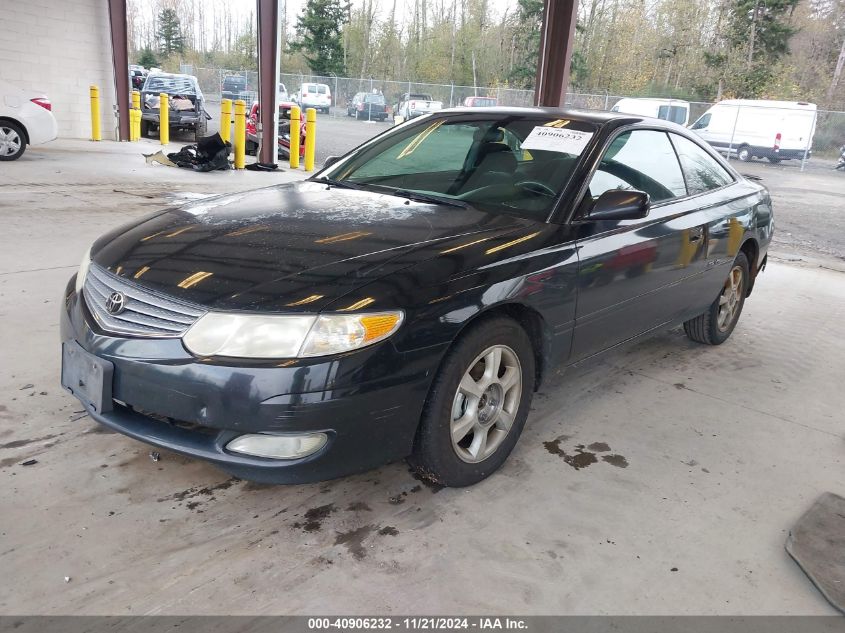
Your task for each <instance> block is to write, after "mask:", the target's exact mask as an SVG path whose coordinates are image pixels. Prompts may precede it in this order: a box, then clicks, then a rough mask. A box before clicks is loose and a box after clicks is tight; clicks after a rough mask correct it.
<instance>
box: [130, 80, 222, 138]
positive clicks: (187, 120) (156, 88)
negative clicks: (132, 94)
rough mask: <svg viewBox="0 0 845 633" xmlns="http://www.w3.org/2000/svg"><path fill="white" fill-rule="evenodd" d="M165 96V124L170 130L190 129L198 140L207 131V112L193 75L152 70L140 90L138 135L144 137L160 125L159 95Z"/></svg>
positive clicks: (209, 117) (208, 116)
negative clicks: (166, 123) (166, 117)
mask: <svg viewBox="0 0 845 633" xmlns="http://www.w3.org/2000/svg"><path fill="white" fill-rule="evenodd" d="M162 93H164V94H166V95H167V96H168V100H167V105H168V112H167V115H168V127H169V128H170V130H171V131H174V130H175V131H178V130H191V131H193V132H194V137H195V139H196V140H197V141H199V140H200V139H201V138H202V137H203V136H205V135H206V134H208V121H209V120H210V119H211V115H209V114H208V112H206V110H205V97H204V96H203V94H202V90H201V89H200V86H199V82H198V81H197V78H196V77H194V76H193V75H177V74H170V73H153V74H150V75H148V76H147V79H146V81H145V82H144V87H143V89H142V90H141V136H143V137H148V136H150V133H151V132H155V131H156V130H158V129H159V127H160V125H161V113H160V111H159V104H160V95H161V94H162Z"/></svg>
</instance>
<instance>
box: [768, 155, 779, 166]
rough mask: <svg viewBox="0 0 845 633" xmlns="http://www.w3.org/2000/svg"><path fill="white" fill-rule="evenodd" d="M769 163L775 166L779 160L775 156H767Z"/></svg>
mask: <svg viewBox="0 0 845 633" xmlns="http://www.w3.org/2000/svg"><path fill="white" fill-rule="evenodd" d="M769 162H770V163H774V164H775V165H777V164H778V163H779V162H780V158H778V157H776V156H769Z"/></svg>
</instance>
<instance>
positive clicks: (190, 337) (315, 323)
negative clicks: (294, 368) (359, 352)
mask: <svg viewBox="0 0 845 633" xmlns="http://www.w3.org/2000/svg"><path fill="white" fill-rule="evenodd" d="M402 318H403V315H402V312H400V311H395V312H379V313H374V314H325V315H319V316H318V315H313V314H312V315H302V316H298V315H259V314H227V313H224V312H209V313H207V314H205V315H204V316H202V317H200V318H199V320H198V321H197V322H196V323H194V325H193V326H191V329H189V330H188V332H187V333H186V334H185V336H184V337H183V339H182V341H183V343H184V344H185V347H186V348H187V349H188V351H190V352H192V353H193V354H196V355H197V356H228V357H233V358H305V357H314V356H326V355H328V354H338V353H340V352H348V351H351V350H355V349H359V348H361V347H366V346H368V345H372V344H373V343H377V342H378V341H382V340H384V339H386V338H387V337H388V336H390V335H391V334H393V333H394V332H395V331H396V330H397V329H399V326H400V325H401V324H402Z"/></svg>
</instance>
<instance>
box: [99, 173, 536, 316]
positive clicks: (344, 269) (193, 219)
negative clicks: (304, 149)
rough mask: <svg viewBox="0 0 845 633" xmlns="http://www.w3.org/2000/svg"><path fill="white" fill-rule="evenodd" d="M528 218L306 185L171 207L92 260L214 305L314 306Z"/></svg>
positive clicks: (120, 234) (110, 238)
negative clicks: (476, 237)
mask: <svg viewBox="0 0 845 633" xmlns="http://www.w3.org/2000/svg"><path fill="white" fill-rule="evenodd" d="M527 223H529V222H528V221H527V220H520V219H518V218H515V217H512V216H506V215H499V214H491V213H486V212H484V211H480V210H476V209H471V208H470V209H461V208H456V207H451V206H443V205H436V204H424V203H418V202H412V201H407V200H405V199H404V198H399V197H395V196H389V195H385V194H379V193H371V192H366V191H357V190H349V189H338V188H334V187H328V186H327V185H325V184H319V183H314V182H303V183H297V184H293V185H282V186H276V187H268V188H265V189H259V190H256V191H249V192H246V193H239V194H231V195H226V196H218V197H214V198H207V199H204V200H201V201H197V202H193V203H190V204H188V205H185V206H182V207H178V208H172V209H168V210H165V211H163V212H161V213H159V214H157V215H154V216H152V217H149V218H147V219H145V220H143V221H141V222H138V223H135V224H132V225H129V226H128V227H121V228H119V229H115V230H114V231H112V232H111V233H109V234H107V235H105V236H103V237H102V238H100V239H99V240H98V241H97V242H96V243H95V244H94V246H93V248H92V259H93V261H94V263H95V264H97V265H99V266H102V267H103V268H106V269H108V270H110V271H111V272H112V273H115V274H117V275H119V276H120V277H122V278H125V279H126V280H127V281H130V282H132V283H135V284H137V285H140V286H143V287H146V288H148V289H150V290H153V291H157V292H162V293H165V294H167V295H170V296H173V297H176V298H179V299H182V300H184V301H188V302H191V303H198V304H202V305H204V306H208V307H211V308H216V309H223V310H263V311H296V310H303V311H315V310H319V309H321V308H322V307H324V306H327V305H329V304H330V303H332V302H334V301H336V300H338V299H339V298H341V297H342V296H344V295H345V294H347V293H349V292H351V291H352V290H354V289H356V288H359V287H361V286H363V285H364V284H367V283H369V282H371V281H373V280H374V279H378V278H380V277H383V276H385V275H389V274H390V273H392V272H395V271H398V270H401V269H403V268H406V267H409V266H413V265H415V264H418V263H420V262H421V261H425V260H427V259H430V258H431V257H434V256H436V255H437V254H438V253H440V252H442V251H444V250H448V249H449V248H451V247H453V246H454V245H456V244H459V243H462V242H463V243H465V242H466V239H465V238H466V236H467V235H475V234H480V233H482V234H485V237H487V236H489V237H494V236H496V235H503V234H506V233H508V232H510V231H512V230H515V229H517V228H519V227H521V226H524V225H525V224H527ZM385 299H386V301H385ZM382 300H383V301H382V302H381V303H390V300H389V298H385V297H382Z"/></svg>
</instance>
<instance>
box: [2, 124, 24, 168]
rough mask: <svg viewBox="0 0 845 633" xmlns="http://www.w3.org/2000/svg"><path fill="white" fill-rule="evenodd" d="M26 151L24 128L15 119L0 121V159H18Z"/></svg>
mask: <svg viewBox="0 0 845 633" xmlns="http://www.w3.org/2000/svg"><path fill="white" fill-rule="evenodd" d="M25 151H26V136H25V135H24V131H23V128H22V127H21V126H20V125H18V124H17V123H15V122H14V121H0V160H17V159H19V158H20V157H21V156H23V153H24V152H25Z"/></svg>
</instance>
